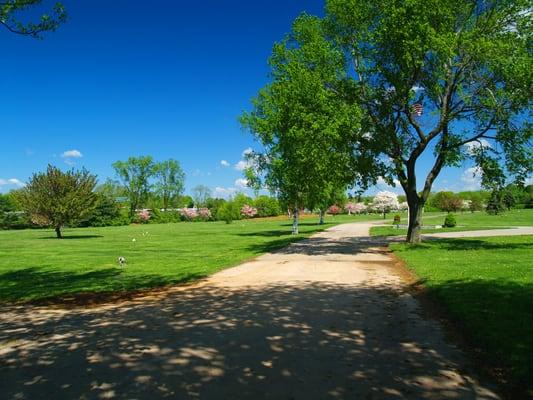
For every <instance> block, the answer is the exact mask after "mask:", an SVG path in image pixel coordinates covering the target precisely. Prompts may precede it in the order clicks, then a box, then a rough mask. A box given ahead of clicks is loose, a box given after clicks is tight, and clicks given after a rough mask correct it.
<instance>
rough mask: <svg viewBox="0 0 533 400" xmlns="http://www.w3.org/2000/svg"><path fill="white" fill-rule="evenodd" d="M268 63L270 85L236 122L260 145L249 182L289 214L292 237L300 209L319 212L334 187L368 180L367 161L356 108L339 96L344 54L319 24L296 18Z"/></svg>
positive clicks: (248, 172) (309, 19)
mask: <svg viewBox="0 0 533 400" xmlns="http://www.w3.org/2000/svg"><path fill="white" fill-rule="evenodd" d="M269 63H270V68H271V76H272V82H271V83H270V84H268V85H267V86H266V87H265V88H263V89H262V90H261V91H260V92H259V94H258V96H257V97H256V98H255V99H254V101H253V110H252V111H251V112H249V113H245V114H244V115H243V116H242V117H241V122H242V124H243V125H244V127H246V128H248V129H249V130H250V131H251V133H252V134H253V135H254V136H255V137H256V138H257V139H258V140H259V141H260V142H261V144H262V145H263V148H264V151H263V152H261V153H252V154H250V155H249V157H250V158H251V161H252V162H251V168H250V169H249V170H248V171H247V177H248V179H249V180H250V183H251V184H252V186H257V185H260V186H261V185H262V186H266V187H268V188H269V189H270V190H271V191H273V192H275V193H276V194H277V195H278V197H279V198H280V200H281V201H282V202H283V203H284V204H286V205H287V206H288V207H289V209H290V210H292V211H293V233H295V234H296V233H298V211H299V210H300V209H303V208H305V207H309V208H314V207H322V208H323V207H324V206H326V203H327V201H329V199H330V198H331V196H332V195H333V193H334V192H335V191H336V190H338V189H339V188H345V187H346V185H349V184H353V183H355V182H356V181H361V182H363V183H364V182H366V174H367V172H368V171H369V169H368V168H365V165H368V164H369V163H368V161H369V160H370V159H371V157H369V156H368V155H366V154H362V152H361V150H360V148H359V147H358V144H357V143H358V141H357V138H358V136H359V135H360V129H359V120H360V113H359V107H358V106H357V105H352V104H350V103H349V102H348V101H346V99H345V98H343V97H342V94H340V93H341V92H342V90H341V89H342V85H343V82H344V80H345V79H346V78H347V75H346V72H345V69H344V56H343V54H342V51H341V50H340V49H338V48H336V47H335V46H334V45H333V44H332V43H331V42H328V41H327V40H326V39H325V36H324V32H323V24H322V22H321V21H320V19H318V18H316V17H311V16H308V15H303V16H301V17H299V18H298V19H297V20H296V21H295V22H294V24H293V28H292V33H291V34H290V35H288V36H287V37H286V38H285V40H283V41H282V42H281V43H277V44H276V45H275V46H274V49H273V54H272V56H271V58H270V61H269ZM354 156H355V157H354Z"/></svg>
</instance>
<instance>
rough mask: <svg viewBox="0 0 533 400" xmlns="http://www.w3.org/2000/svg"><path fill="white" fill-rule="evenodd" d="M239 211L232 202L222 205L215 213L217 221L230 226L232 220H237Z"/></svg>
mask: <svg viewBox="0 0 533 400" xmlns="http://www.w3.org/2000/svg"><path fill="white" fill-rule="evenodd" d="M239 218H240V214H239V209H238V208H237V206H236V205H235V203H234V202H233V201H228V202H226V203H224V204H223V205H222V206H221V207H220V208H219V209H218V213H217V219H218V220H220V221H226V224H231V223H232V222H233V220H234V219H239Z"/></svg>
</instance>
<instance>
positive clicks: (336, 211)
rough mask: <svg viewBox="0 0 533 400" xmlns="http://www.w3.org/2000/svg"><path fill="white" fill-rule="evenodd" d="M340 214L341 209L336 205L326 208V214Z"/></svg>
mask: <svg viewBox="0 0 533 400" xmlns="http://www.w3.org/2000/svg"><path fill="white" fill-rule="evenodd" d="M340 212H341V208H340V207H339V206H338V205H336V204H334V205H332V206H331V207H330V208H328V214H331V215H337V214H340Z"/></svg>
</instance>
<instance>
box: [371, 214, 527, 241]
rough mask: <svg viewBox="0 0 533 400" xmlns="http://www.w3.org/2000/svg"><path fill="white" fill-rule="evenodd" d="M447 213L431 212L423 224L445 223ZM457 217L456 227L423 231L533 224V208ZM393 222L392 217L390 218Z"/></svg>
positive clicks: (387, 229) (385, 231) (385, 230)
mask: <svg viewBox="0 0 533 400" xmlns="http://www.w3.org/2000/svg"><path fill="white" fill-rule="evenodd" d="M444 218H445V214H435V213H431V214H429V215H425V216H424V218H423V222H422V223H423V224H424V223H425V224H428V225H441V224H442V223H444ZM455 219H456V220H457V225H458V226H456V227H454V228H441V229H432V228H428V229H423V230H422V232H423V233H434V232H460V231H478V230H484V229H497V228H500V229H501V228H508V227H513V226H532V225H533V209H529V210H511V211H508V212H505V213H503V214H499V215H489V214H487V213H486V212H475V213H466V212H465V213H456V214H455ZM390 222H391V224H392V217H391V218H390ZM402 223H407V220H406V218H402ZM406 234H407V229H401V228H400V229H395V228H393V227H392V226H391V225H387V226H375V227H372V228H371V229H370V235H372V236H398V235H406Z"/></svg>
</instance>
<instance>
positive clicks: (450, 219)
mask: <svg viewBox="0 0 533 400" xmlns="http://www.w3.org/2000/svg"><path fill="white" fill-rule="evenodd" d="M455 225H457V221H456V220H455V215H453V214H448V215H446V218H444V227H446V228H453V227H454V226H455Z"/></svg>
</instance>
